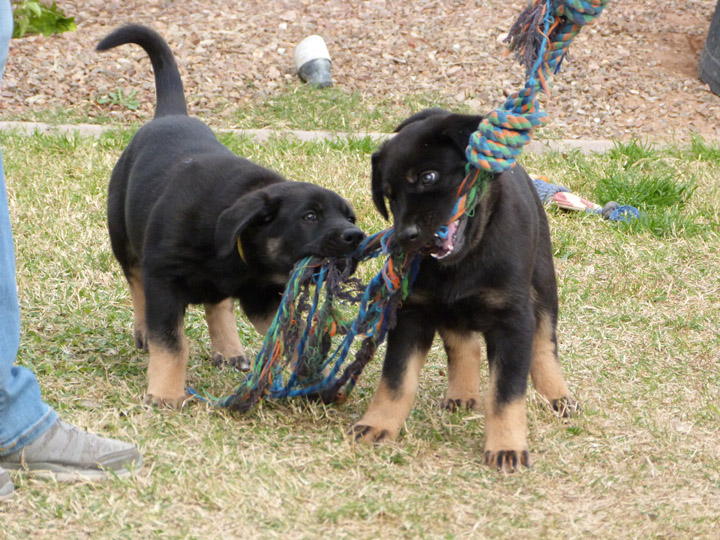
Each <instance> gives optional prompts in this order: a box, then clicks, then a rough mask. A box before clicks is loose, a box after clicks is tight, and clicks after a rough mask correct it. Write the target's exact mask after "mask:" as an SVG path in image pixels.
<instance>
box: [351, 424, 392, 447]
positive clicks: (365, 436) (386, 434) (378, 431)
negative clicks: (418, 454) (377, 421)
mask: <svg viewBox="0 0 720 540" xmlns="http://www.w3.org/2000/svg"><path fill="white" fill-rule="evenodd" d="M349 434H350V435H352V436H353V437H354V438H355V440H356V441H357V442H363V443H369V444H377V443H379V442H381V441H384V440H393V439H395V437H397V434H393V433H392V432H391V431H390V430H389V429H386V428H383V427H380V426H369V425H367V424H362V423H360V422H358V423H357V424H354V425H353V426H352V427H351V428H350V431H349Z"/></svg>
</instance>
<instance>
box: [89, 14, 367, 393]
mask: <svg viewBox="0 0 720 540" xmlns="http://www.w3.org/2000/svg"><path fill="white" fill-rule="evenodd" d="M126 43H135V44H137V45H140V46H141V47H142V48H143V49H144V50H145V52H147V54H148V56H149V57H150V61H151V62H152V66H153V71H154V74H155V85H156V93H157V105H156V109H155V117H154V119H153V120H152V121H150V122H149V123H148V124H146V125H145V126H143V127H142V128H140V130H139V131H138V132H137V134H136V135H135V136H134V137H133V139H132V141H131V142H130V144H128V146H127V148H126V149H125V151H124V152H123V154H122V156H121V157H120V159H119V160H118V162H117V164H116V165H115V169H114V170H113V173H112V177H111V179H110V186H109V192H108V227H109V231H110V241H111V245H112V250H113V253H114V254H115V257H116V258H117V260H118V261H119V263H120V265H121V266H122V270H123V272H124V274H125V277H126V278H127V281H128V284H129V286H130V294H131V297H132V303H133V309H134V329H135V343H136V345H137V347H139V348H141V349H149V352H150V360H149V364H148V389H147V397H146V401H147V402H149V403H153V404H157V405H163V406H172V407H178V406H181V405H182V403H183V402H184V400H185V398H186V394H185V374H186V366H187V362H188V354H189V353H188V344H187V340H186V338H185V333H184V324H183V322H184V315H185V310H186V308H187V306H188V305H190V304H203V305H204V306H205V314H206V320H207V324H208V328H209V330H210V340H211V344H212V349H213V354H214V358H215V360H216V361H218V362H222V361H227V362H230V363H232V364H234V365H236V366H237V367H239V368H240V369H248V368H249V363H248V361H247V358H246V355H245V351H244V350H243V347H242V344H241V342H240V339H239V337H238V331H237V325H236V320H235V311H234V299H239V301H240V305H241V307H242V309H243V310H244V312H245V314H246V315H247V316H248V318H249V319H250V321H251V322H252V323H253V325H254V326H255V328H256V329H257V330H258V331H259V332H261V333H265V331H266V330H267V328H268V326H269V324H270V322H271V321H272V318H273V316H274V314H275V311H276V310H277V307H278V305H279V302H280V299H281V295H282V292H283V290H284V287H285V284H286V283H287V281H288V278H289V273H290V271H291V270H292V267H293V265H294V264H295V262H296V261H298V260H300V259H302V258H304V257H307V256H310V255H315V256H320V257H336V256H343V255H346V254H348V253H349V252H351V251H352V250H353V249H355V247H357V245H358V244H359V243H360V242H361V241H362V239H363V238H364V234H363V232H362V231H361V230H360V229H359V228H358V227H356V226H355V214H354V213H353V210H352V208H351V207H350V205H349V204H348V203H347V202H346V201H345V200H344V199H343V198H342V197H340V196H339V195H337V194H336V193H334V192H332V191H330V190H327V189H324V188H321V187H318V186H315V185H312V184H308V183H304V182H289V181H286V180H285V179H284V178H283V177H281V176H280V175H279V174H277V173H275V172H273V171H271V170H268V169H266V168H263V167H261V166H259V165H256V164H254V163H252V162H250V161H248V160H246V159H243V158H240V157H237V156H236V155H235V154H233V153H232V152H231V151H230V150H228V149H227V148H226V147H225V146H223V145H222V144H221V143H220V142H219V141H218V139H217V138H216V137H215V135H214V134H213V132H212V131H211V130H210V128H209V127H207V126H206V125H205V124H204V123H202V122H201V121H200V120H198V119H195V118H190V117H189V116H188V113H187V106H186V102H185V96H184V92H183V85H182V81H181V79H180V73H179V71H178V68H177V64H176V63H175V59H174V58H173V54H172V52H171V50H170V48H169V47H168V45H167V44H166V43H165V41H164V40H163V39H162V37H160V35H159V34H157V33H156V32H155V31H154V30H151V29H150V28H147V27H143V26H139V25H129V26H125V27H122V28H119V29H117V30H115V31H113V32H112V33H111V34H110V35H108V36H107V37H105V38H104V39H103V40H102V41H101V42H100V43H99V45H98V46H97V50H99V51H104V50H107V49H112V48H113V47H117V46H119V45H123V44H126Z"/></svg>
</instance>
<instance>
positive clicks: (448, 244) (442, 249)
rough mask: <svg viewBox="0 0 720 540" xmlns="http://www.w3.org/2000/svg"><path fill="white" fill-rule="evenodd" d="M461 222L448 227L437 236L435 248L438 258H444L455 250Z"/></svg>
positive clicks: (456, 221)
mask: <svg viewBox="0 0 720 540" xmlns="http://www.w3.org/2000/svg"><path fill="white" fill-rule="evenodd" d="M458 225H459V220H455V221H453V222H452V223H450V224H449V225H446V226H444V227H442V229H440V231H438V233H437V234H435V242H434V247H435V249H436V250H437V251H438V253H436V254H435V257H436V258H443V257H446V256H447V255H449V254H450V253H452V251H453V249H455V233H457V230H458Z"/></svg>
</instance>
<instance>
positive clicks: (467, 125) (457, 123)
mask: <svg viewBox="0 0 720 540" xmlns="http://www.w3.org/2000/svg"><path fill="white" fill-rule="evenodd" d="M482 119H483V117H482V116H475V115H468V114H449V115H448V116H447V117H446V118H444V119H443V122H442V124H443V128H442V131H441V132H440V136H441V137H445V138H447V139H450V140H451V141H452V142H453V143H454V144H455V145H456V146H457V147H458V149H459V150H460V151H461V152H462V153H463V155H464V154H465V149H466V148H467V146H468V143H469V142H470V135H472V134H473V133H474V132H475V131H477V128H478V126H479V125H480V122H482Z"/></svg>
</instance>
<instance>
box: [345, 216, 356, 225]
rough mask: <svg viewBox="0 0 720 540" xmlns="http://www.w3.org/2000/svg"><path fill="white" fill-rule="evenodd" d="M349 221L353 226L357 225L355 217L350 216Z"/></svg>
mask: <svg viewBox="0 0 720 540" xmlns="http://www.w3.org/2000/svg"><path fill="white" fill-rule="evenodd" d="M347 220H348V221H349V222H350V223H352V224H353V225H355V216H348V218H347Z"/></svg>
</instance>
